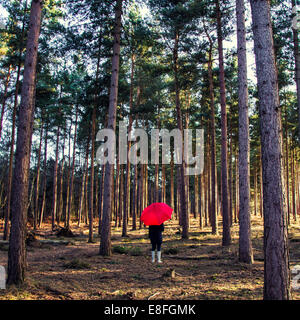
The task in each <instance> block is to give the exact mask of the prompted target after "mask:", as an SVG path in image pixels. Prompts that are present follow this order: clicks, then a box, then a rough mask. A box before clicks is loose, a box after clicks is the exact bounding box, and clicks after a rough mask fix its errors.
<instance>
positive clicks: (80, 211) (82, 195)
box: [78, 136, 90, 226]
mask: <svg viewBox="0 0 300 320" xmlns="http://www.w3.org/2000/svg"><path fill="white" fill-rule="evenodd" d="M89 144H90V136H89V137H88V141H87V144H86V151H85V161H84V163H85V164H84V166H85V168H84V172H83V176H82V180H81V192H80V198H79V206H78V226H80V223H81V219H82V211H83V210H82V209H83V207H84V189H85V181H86V175H87V174H88V170H89V169H88V167H89Z"/></svg>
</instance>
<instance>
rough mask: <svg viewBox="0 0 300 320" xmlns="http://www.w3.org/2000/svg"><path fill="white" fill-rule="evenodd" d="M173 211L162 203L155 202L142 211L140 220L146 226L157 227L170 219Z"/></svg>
mask: <svg viewBox="0 0 300 320" xmlns="http://www.w3.org/2000/svg"><path fill="white" fill-rule="evenodd" d="M172 212H173V209H172V208H171V207H169V206H168V205H167V204H165V203H162V202H155V203H152V204H150V206H148V207H147V208H145V209H144V211H143V212H142V215H141V220H142V222H144V224H145V225H146V226H152V225H156V226H159V225H161V224H162V223H163V222H165V221H166V220H169V219H171V216H172Z"/></svg>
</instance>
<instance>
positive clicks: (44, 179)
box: [39, 119, 48, 228]
mask: <svg viewBox="0 0 300 320" xmlns="http://www.w3.org/2000/svg"><path fill="white" fill-rule="evenodd" d="M45 122H46V130H45V145H44V178H43V197H42V203H41V210H40V218H39V228H40V227H41V226H42V223H43V218H44V211H45V206H46V192H47V146H48V123H47V119H46V121H45Z"/></svg>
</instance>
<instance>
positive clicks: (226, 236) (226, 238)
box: [215, 0, 231, 246]
mask: <svg viewBox="0 0 300 320" xmlns="http://www.w3.org/2000/svg"><path fill="white" fill-rule="evenodd" d="M215 3H216V11H217V33H218V51H219V69H220V71H219V80H220V99H221V131H222V133H221V134H222V143H221V170H222V184H221V185H222V220H223V237H222V245H223V246H229V245H230V244H231V235H230V224H229V211H228V210H229V208H228V172H227V171H228V159H227V111H226V89H225V72H224V57H223V34H222V22H221V10H220V2H219V0H216V1H215Z"/></svg>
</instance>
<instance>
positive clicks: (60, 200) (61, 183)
mask: <svg viewBox="0 0 300 320" xmlns="http://www.w3.org/2000/svg"><path fill="white" fill-rule="evenodd" d="M65 143H66V135H65V134H64V142H63V147H62V160H61V164H60V181H59V186H60V188H59V197H58V208H57V224H58V225H59V224H60V221H61V219H62V213H63V203H64V200H63V191H64V168H65Z"/></svg>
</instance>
